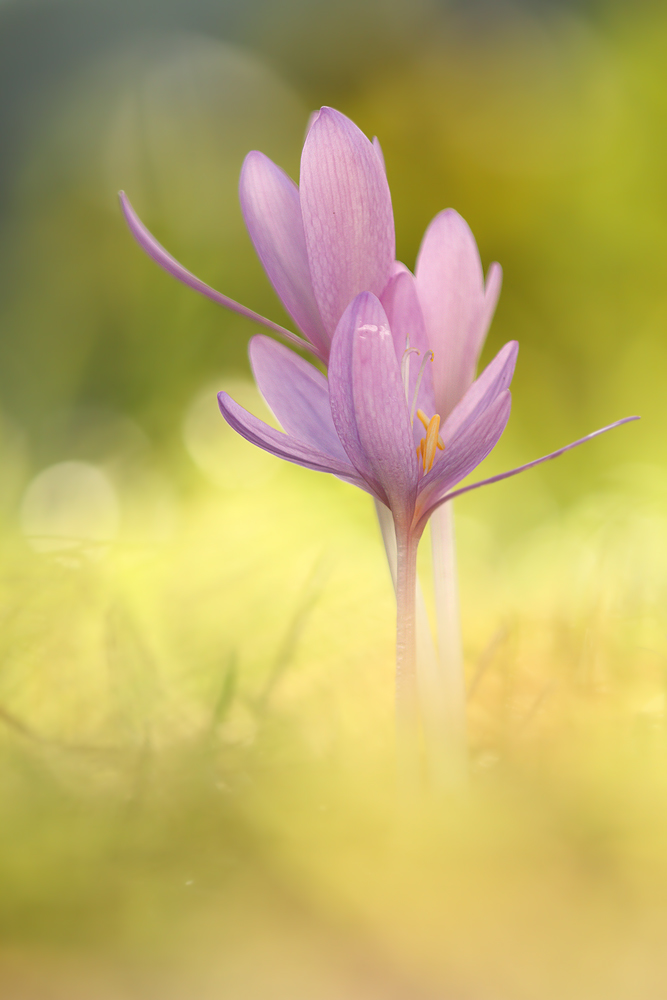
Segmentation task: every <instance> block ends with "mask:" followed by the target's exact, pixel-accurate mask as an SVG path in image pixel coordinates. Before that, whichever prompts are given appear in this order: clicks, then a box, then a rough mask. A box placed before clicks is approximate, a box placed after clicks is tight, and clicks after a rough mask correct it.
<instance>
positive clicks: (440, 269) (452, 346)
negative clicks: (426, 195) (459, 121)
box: [416, 208, 501, 419]
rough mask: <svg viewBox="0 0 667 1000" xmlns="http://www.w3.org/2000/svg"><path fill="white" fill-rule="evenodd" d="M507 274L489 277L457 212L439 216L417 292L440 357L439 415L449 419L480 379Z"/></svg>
mask: <svg viewBox="0 0 667 1000" xmlns="http://www.w3.org/2000/svg"><path fill="white" fill-rule="evenodd" d="M500 277H501V271H500V269H499V267H498V266H497V265H496V266H494V267H492V268H491V269H490V271H489V288H488V292H487V293H485V289H484V274H483V271H482V263H481V261H480V258H479V252H478V250H477V244H476V243H475V238H474V236H473V235H472V233H471V231H470V228H469V226H468V225H467V223H466V222H465V221H464V220H463V219H462V218H461V216H460V215H459V214H458V213H457V212H455V211H454V210H453V209H451V208H448V209H447V210H446V211H444V212H440V213H439V214H438V215H436V217H435V219H433V221H432V222H431V224H430V225H429V227H428V229H427V230H426V233H425V235H424V239H423V241H422V245H421V248H420V251H419V256H418V258H417V267H416V279H417V291H418V294H419V301H420V302H421V306H422V310H423V312H424V320H425V323H426V332H427V334H428V338H429V342H430V345H431V348H432V350H433V351H434V353H435V361H434V368H433V379H434V384H435V395H436V402H437V406H438V413H439V414H440V416H441V417H442V418H443V419H444V418H446V417H447V416H448V414H449V413H450V412H451V411H452V409H453V408H454V406H456V404H457V403H458V401H459V400H460V399H461V397H462V396H463V393H464V392H465V391H466V389H467V388H468V386H469V385H470V383H471V382H472V380H473V378H474V376H475V368H476V365H477V360H478V358H479V354H480V351H481V349H482V345H483V343H484V339H485V337H486V332H487V329H488V326H489V323H490V322H491V317H492V315H493V309H494V308H495V303H496V300H497V297H498V294H499V291H500Z"/></svg>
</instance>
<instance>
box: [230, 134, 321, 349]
mask: <svg viewBox="0 0 667 1000" xmlns="http://www.w3.org/2000/svg"><path fill="white" fill-rule="evenodd" d="M239 196H240V200H241V211H242V212H243V218H244V220H245V224H246V226H247V228H248V232H249V233H250V239H251V240H252V242H253V244H254V247H255V250H256V251H257V256H258V257H259V259H260V260H261V262H262V264H263V265H264V270H265V271H266V273H267V275H268V278H269V281H270V282H271V284H272V285H273V287H274V288H275V290H276V292H277V294H278V296H279V298H280V300H281V302H282V303H283V305H284V306H285V309H286V310H287V312H288V313H289V314H290V316H291V317H292V319H293V320H294V322H295V323H296V325H297V326H298V327H299V329H300V330H302V331H303V333H304V334H305V335H306V337H307V338H308V340H309V341H310V342H311V343H312V344H313V345H314V346H315V347H316V348H317V351H318V354H320V356H322V355H325V356H326V355H327V354H328V351H329V338H328V337H327V334H326V332H325V330H324V326H323V324H322V319H321V317H320V313H319V310H318V308H317V304H316V303H315V297H314V295H313V286H312V284H311V281H310V267H309V265H308V254H307V252H306V237H305V236H304V232H303V222H302V220H301V204H300V202H299V189H298V188H297V186H296V184H295V183H294V181H293V180H292V179H291V178H290V177H288V176H287V174H286V173H285V172H284V171H283V170H281V169H280V167H277V166H276V165H275V163H273V162H272V161H271V160H270V159H269V158H268V156H265V155H264V154H263V153H258V152H252V153H248V155H247V156H246V158H245V161H244V163H243V167H242V169H241V179H240V182H239Z"/></svg>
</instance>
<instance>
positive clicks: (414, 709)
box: [396, 524, 421, 796]
mask: <svg viewBox="0 0 667 1000" xmlns="http://www.w3.org/2000/svg"><path fill="white" fill-rule="evenodd" d="M416 582H417V539H416V538H415V536H414V535H413V533H412V532H411V531H410V525H409V524H408V525H407V526H406V525H402V526H399V525H397V526H396V760H397V765H398V767H397V770H398V779H399V787H400V789H401V791H403V792H404V793H407V794H408V795H411V796H413V795H414V794H415V793H416V791H417V789H418V788H419V787H420V785H421V767H420V751H419V696H418V689H417V669H416V667H417V643H416V629H415V592H416Z"/></svg>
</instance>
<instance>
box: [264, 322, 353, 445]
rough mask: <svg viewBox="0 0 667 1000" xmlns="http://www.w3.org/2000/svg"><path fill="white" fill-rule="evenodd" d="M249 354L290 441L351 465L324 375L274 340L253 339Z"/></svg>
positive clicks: (266, 395)
mask: <svg viewBox="0 0 667 1000" xmlns="http://www.w3.org/2000/svg"><path fill="white" fill-rule="evenodd" d="M249 353H250V364H251V365H252V370H253V374H254V376H255V381H256V382H257V386H258V388H259V391H260V392H261V394H262V396H263V397H264V399H265V400H266V402H267V404H268V406H269V407H270V409H271V410H272V412H273V413H274V414H275V416H276V418H277V419H278V421H279V423H280V424H281V425H282V427H283V428H284V429H285V430H286V431H287V433H288V434H289V435H290V437H293V438H295V439H296V440H297V441H301V442H303V443H304V444H309V445H311V446H312V447H313V448H317V449H318V450H319V451H322V452H324V453H325V454H327V455H331V456H334V457H335V458H337V459H339V460H340V461H341V462H343V463H345V464H347V463H348V461H349V460H348V457H347V455H346V454H345V450H344V448H343V446H342V444H341V443H340V439H339V437H338V435H337V434H336V429H335V427H334V424H333V420H332V418H331V406H330V404H329V387H328V385H327V380H326V378H325V377H324V375H323V374H322V372H321V371H318V369H317V368H315V367H314V366H313V365H311V364H309V363H308V362H307V361H304V359H303V358H301V357H299V355H298V354H295V353H294V351H291V350H290V349H289V348H288V347H284V346H283V345H282V344H279V343H277V342H276V341H275V340H272V339H271V338H270V337H264V336H261V335H260V336H257V337H253V339H252V340H251V341H250V346H249Z"/></svg>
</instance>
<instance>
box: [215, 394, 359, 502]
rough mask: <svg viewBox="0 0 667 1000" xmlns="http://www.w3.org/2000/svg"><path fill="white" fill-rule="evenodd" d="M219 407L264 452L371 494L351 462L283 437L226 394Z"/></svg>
mask: <svg viewBox="0 0 667 1000" xmlns="http://www.w3.org/2000/svg"><path fill="white" fill-rule="evenodd" d="M218 406H219V407H220V412H221V413H222V415H223V417H224V418H225V420H226V421H227V423H228V424H229V426H230V427H232V428H233V429H234V430H235V431H236V432H237V433H238V434H240V435H241V437H244V438H245V439H246V441H249V442H250V443H251V444H254V445H257V447H258V448H262V450H263V451H268V452H269V453H270V454H271V455H276V457H277V458H283V459H285V461H287V462H293V463H294V464H295V465H302V466H303V467H304V468H306V469H314V470H315V472H330V473H332V474H333V475H334V476H339V477H340V478H341V479H345V480H346V481H347V482H352V483H354V484H355V485H356V486H360V487H361V488H362V489H364V490H367V491H368V487H367V485H366V483H365V482H364V481H363V479H361V477H360V476H358V475H357V473H356V471H355V470H354V469H353V467H352V466H351V465H350V464H349V463H348V462H340V461H338V459H337V458H334V457H333V456H331V455H327V454H325V453H324V452H322V451H319V450H318V449H317V448H313V447H312V446H311V445H309V444H304V442H302V441H297V440H296V439H295V438H293V437H291V436H290V435H289V434H282V433H281V432H280V431H277V430H275V428H274V427H269V425H268V424H265V423H264V421H263V420H260V419H259V418H258V417H255V416H254V415H253V414H252V413H249V412H248V411H247V410H244V409H243V407H242V406H239V404H238V403H236V402H235V401H234V400H233V399H232V397H231V396H230V395H228V394H227V393H226V392H219V393H218Z"/></svg>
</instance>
